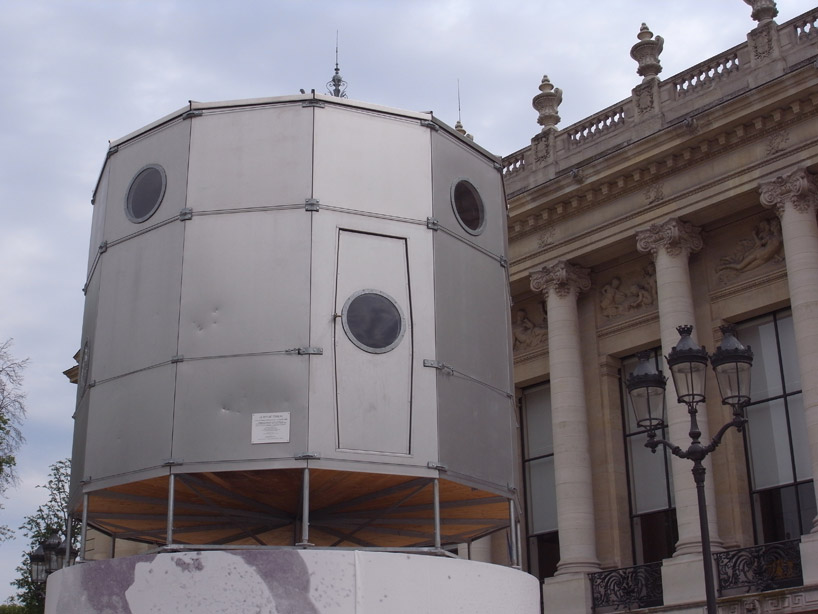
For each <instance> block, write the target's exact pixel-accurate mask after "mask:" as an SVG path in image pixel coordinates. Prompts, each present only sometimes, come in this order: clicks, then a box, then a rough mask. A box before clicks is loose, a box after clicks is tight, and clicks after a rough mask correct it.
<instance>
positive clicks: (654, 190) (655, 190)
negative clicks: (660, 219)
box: [644, 183, 665, 205]
mask: <svg viewBox="0 0 818 614" xmlns="http://www.w3.org/2000/svg"><path fill="white" fill-rule="evenodd" d="M664 188H665V186H664V184H662V183H654V184H653V185H651V186H650V187H649V188H648V189H647V190H645V193H644V196H645V200H646V201H647V203H648V204H649V205H652V204H654V203H658V202H659V201H662V200H664V198H665V190H664Z"/></svg>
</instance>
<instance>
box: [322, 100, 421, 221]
mask: <svg viewBox="0 0 818 614" xmlns="http://www.w3.org/2000/svg"><path fill="white" fill-rule="evenodd" d="M430 132H431V131H430V130H429V128H425V127H422V126H421V125H420V122H419V121H417V120H407V119H404V118H400V117H393V116H387V115H379V114H374V113H370V112H364V111H359V110H355V109H351V108H347V107H335V106H327V107H326V108H323V109H316V111H315V163H314V170H315V179H314V192H313V193H314V196H315V198H317V199H318V200H319V201H321V204H326V205H332V206H334V207H344V208H348V209H357V210H362V211H369V212H375V213H380V214H384V215H394V216H399V217H406V218H413V219H419V220H425V219H426V218H427V217H429V216H430V215H431V202H430V199H431V185H432V183H431V181H432V177H431V172H432V171H431V148H430V136H429V134H430Z"/></svg>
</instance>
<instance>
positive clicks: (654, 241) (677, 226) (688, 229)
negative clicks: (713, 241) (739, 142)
mask: <svg viewBox="0 0 818 614" xmlns="http://www.w3.org/2000/svg"><path fill="white" fill-rule="evenodd" d="M701 232H702V231H701V228H698V227H696V226H694V225H693V224H689V223H687V222H683V221H682V220H680V219H678V218H671V219H669V220H667V221H666V222H663V223H661V224H651V226H650V228H648V229H647V230H640V231H639V232H637V233H636V248H637V249H638V250H639V251H640V252H641V253H643V254H646V253H650V254H652V255H653V257H654V258H656V253H657V252H658V251H659V249H661V248H664V249H665V250H666V251H667V253H668V255H669V256H678V255H680V254H681V253H682V252H687V253H688V254H693V253H695V252H697V251H699V250H700V249H701V248H702V245H703V244H702V237H701Z"/></svg>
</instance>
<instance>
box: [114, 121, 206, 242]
mask: <svg viewBox="0 0 818 614" xmlns="http://www.w3.org/2000/svg"><path fill="white" fill-rule="evenodd" d="M189 149H190V121H188V120H185V121H181V120H179V121H176V122H175V123H172V124H170V125H168V126H164V127H162V128H157V129H156V130H155V131H153V132H150V133H149V134H146V135H145V136H143V137H141V138H139V139H136V140H134V141H131V142H128V143H124V144H122V145H120V146H119V150H118V151H117V152H116V153H115V154H113V156H112V157H111V160H110V161H109V163H108V167H109V168H110V179H109V185H108V193H107V196H106V199H105V237H104V239H105V240H106V241H108V242H109V243H110V242H111V241H113V240H115V239H119V238H121V237H124V236H126V235H130V234H132V233H134V232H138V231H140V230H144V229H145V228H146V227H149V226H151V225H153V224H155V223H156V222H159V221H161V220H166V219H169V218H173V217H176V216H178V215H179V211H181V210H182V209H183V208H184V207H185V199H186V188H187V163H188V151H189ZM148 164H159V165H161V166H162V168H164V169H165V175H166V178H167V186H166V189H165V195H164V198H163V199H162V204H161V205H160V206H159V209H158V210H157V211H156V213H154V214H153V216H152V217H151V218H150V219H148V220H147V221H145V222H143V223H141V224H134V223H133V222H131V221H130V220H129V219H128V217H127V216H126V214H125V197H126V195H127V192H128V186H130V184H131V181H132V180H133V178H134V176H136V174H137V173H138V172H139V171H140V170H141V169H142V168H144V167H145V166H146V165H148Z"/></svg>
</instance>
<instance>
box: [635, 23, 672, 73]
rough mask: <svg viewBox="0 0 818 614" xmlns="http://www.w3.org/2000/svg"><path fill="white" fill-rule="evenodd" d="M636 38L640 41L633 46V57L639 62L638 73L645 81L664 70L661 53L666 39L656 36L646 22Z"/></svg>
mask: <svg viewBox="0 0 818 614" xmlns="http://www.w3.org/2000/svg"><path fill="white" fill-rule="evenodd" d="M636 38H638V39H639V42H638V43H636V44H635V45H634V46H633V47H631V57H632V58H633V59H634V60H636V61H637V62H638V63H639V68H637V69H636V73H637V74H639V75H641V76H642V83H645V82H647V81H649V80H651V79H653V78H655V77H656V76H657V75H658V74H659V73H660V72H662V65H661V64H660V63H659V55H660V54H661V53H662V49H663V48H664V46H665V39H663V38H662V37H661V36H657V37H656V38H654V37H653V32H651V31H650V29H649V28H648V26H647V25H645V24H644V23H643V24H642V27H641V28H639V34H637V35H636Z"/></svg>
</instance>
